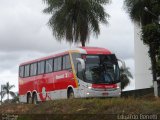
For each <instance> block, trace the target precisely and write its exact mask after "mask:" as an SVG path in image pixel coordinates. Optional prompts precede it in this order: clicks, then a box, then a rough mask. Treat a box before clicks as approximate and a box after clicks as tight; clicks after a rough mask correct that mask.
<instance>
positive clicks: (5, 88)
mask: <svg viewBox="0 0 160 120" xmlns="http://www.w3.org/2000/svg"><path fill="white" fill-rule="evenodd" d="M13 87H15V86H14V85H10V84H9V82H7V83H6V85H4V86H3V91H2V96H3V97H4V96H5V95H7V101H9V95H11V96H12V97H15V96H16V95H15V93H14V92H12V91H11V89H12V88H13Z"/></svg>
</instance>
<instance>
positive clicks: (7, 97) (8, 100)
mask: <svg viewBox="0 0 160 120" xmlns="http://www.w3.org/2000/svg"><path fill="white" fill-rule="evenodd" d="M7 100H8V102H9V94H7Z"/></svg>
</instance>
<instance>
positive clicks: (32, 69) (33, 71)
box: [30, 63, 37, 76]
mask: <svg viewBox="0 0 160 120" xmlns="http://www.w3.org/2000/svg"><path fill="white" fill-rule="evenodd" d="M30 75H31V76H34V75H37V63H33V64H31V67H30Z"/></svg>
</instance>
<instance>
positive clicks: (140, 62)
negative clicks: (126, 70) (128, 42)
mask: <svg viewBox="0 0 160 120" xmlns="http://www.w3.org/2000/svg"><path fill="white" fill-rule="evenodd" d="M140 34H141V29H140V27H139V26H138V25H137V24H135V25H134V47H135V48H134V49H135V89H141V88H150V87H151V86H153V82H152V74H151V70H149V69H150V68H151V62H150V58H149V56H148V50H149V49H148V47H147V46H146V45H144V44H143V41H142V40H141V37H140Z"/></svg>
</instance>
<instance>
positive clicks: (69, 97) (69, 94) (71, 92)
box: [68, 89, 74, 99]
mask: <svg viewBox="0 0 160 120" xmlns="http://www.w3.org/2000/svg"><path fill="white" fill-rule="evenodd" d="M73 98H74V92H73V90H72V89H69V91H68V99H73Z"/></svg>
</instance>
